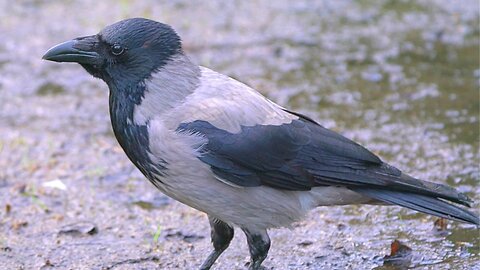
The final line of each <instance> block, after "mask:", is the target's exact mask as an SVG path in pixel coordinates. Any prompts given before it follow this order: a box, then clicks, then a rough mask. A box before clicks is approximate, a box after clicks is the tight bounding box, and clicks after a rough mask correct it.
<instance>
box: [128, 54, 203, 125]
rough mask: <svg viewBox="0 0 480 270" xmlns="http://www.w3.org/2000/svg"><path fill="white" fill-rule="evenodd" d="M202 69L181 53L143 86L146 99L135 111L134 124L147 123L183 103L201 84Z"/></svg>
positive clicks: (143, 98)
mask: <svg viewBox="0 0 480 270" xmlns="http://www.w3.org/2000/svg"><path fill="white" fill-rule="evenodd" d="M200 76H201V74H200V68H199V67H198V66H197V65H195V64H193V63H192V62H191V61H190V59H188V57H186V56H185V55H183V54H178V55H176V56H175V57H173V58H172V59H170V60H169V61H168V62H167V63H166V64H165V65H164V66H163V67H161V68H159V69H158V70H156V71H154V72H153V73H152V74H151V75H150V77H148V78H147V79H145V80H144V81H143V82H142V83H141V84H142V86H144V92H143V97H142V100H141V102H140V104H138V105H137V106H135V108H134V112H133V113H134V114H133V119H132V120H133V122H134V123H135V124H140V125H141V124H145V123H148V121H150V120H151V119H153V118H155V117H161V116H162V115H163V114H164V113H165V112H168V111H170V110H171V109H173V108H175V107H176V106H178V105H180V104H182V103H183V102H184V100H185V98H186V97H187V96H188V95H190V94H191V93H193V92H194V91H195V89H196V88H197V87H198V85H199V84H200Z"/></svg>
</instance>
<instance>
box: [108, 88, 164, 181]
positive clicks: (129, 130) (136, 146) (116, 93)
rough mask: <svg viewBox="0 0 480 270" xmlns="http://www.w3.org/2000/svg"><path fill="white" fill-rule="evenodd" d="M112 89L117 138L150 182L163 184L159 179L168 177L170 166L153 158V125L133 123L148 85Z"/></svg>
mask: <svg viewBox="0 0 480 270" xmlns="http://www.w3.org/2000/svg"><path fill="white" fill-rule="evenodd" d="M109 88H110V97H109V105H110V120H111V123H112V127H113V132H114V134H115V137H116V138H117V140H118V142H119V143H120V146H121V147H122V148H123V150H124V151H125V153H126V154H127V156H128V158H129V159H130V160H131V161H132V162H133V164H134V165H135V166H136V167H137V168H138V169H139V170H140V171H141V172H142V173H143V174H144V175H145V176H146V177H147V178H148V179H149V180H150V181H152V180H154V179H155V181H160V180H159V179H158V176H162V175H164V172H165V170H166V165H167V164H166V162H165V161H162V160H156V161H152V160H151V158H150V155H149V152H150V148H149V134H148V125H149V123H148V122H146V123H145V124H144V125H138V124H135V123H134V121H133V113H134V108H135V106H136V105H138V104H140V103H141V101H142V97H143V94H144V91H145V85H144V83H142V82H140V83H138V84H136V85H134V86H130V87H127V88H126V89H122V90H119V89H115V86H114V85H109ZM154 184H155V183H154Z"/></svg>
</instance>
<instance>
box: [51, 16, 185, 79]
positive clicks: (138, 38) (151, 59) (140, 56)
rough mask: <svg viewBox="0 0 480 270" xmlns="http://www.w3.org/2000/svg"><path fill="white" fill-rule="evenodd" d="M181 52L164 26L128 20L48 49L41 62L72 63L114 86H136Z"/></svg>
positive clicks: (171, 31) (151, 22)
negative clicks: (43, 60)
mask: <svg viewBox="0 0 480 270" xmlns="http://www.w3.org/2000/svg"><path fill="white" fill-rule="evenodd" d="M181 53H182V46H181V41H180V37H179V36H178V35H177V34H176V33H175V31H174V30H173V29H172V28H171V27H170V26H168V25H166V24H162V23H159V22H156V21H152V20H148V19H143V18H132V19H126V20H123V21H120V22H117V23H115V24H112V25H110V26H107V27H105V28H104V29H103V30H102V31H100V33H98V34H96V35H93V36H85V37H79V38H75V39H73V40H70V41H66V42H64V43H61V44H58V45H56V46H54V47H52V48H51V49H49V50H48V51H47V52H46V53H45V55H44V56H43V59H45V60H50V61H55V62H76V63H79V64H80V65H82V66H83V67H84V68H85V69H86V70H87V71H88V72H89V73H90V74H92V75H93V76H95V77H98V78H101V79H103V80H104V81H105V82H106V83H107V84H109V85H110V84H111V83H114V84H116V86H117V87H123V86H127V85H129V84H135V83H138V82H140V81H142V80H144V79H145V78H147V77H148V76H150V74H152V72H153V71H155V70H157V69H160V68H161V67H162V66H163V65H165V64H166V63H167V62H168V60H169V59H171V58H172V57H174V56H175V55H177V54H181Z"/></svg>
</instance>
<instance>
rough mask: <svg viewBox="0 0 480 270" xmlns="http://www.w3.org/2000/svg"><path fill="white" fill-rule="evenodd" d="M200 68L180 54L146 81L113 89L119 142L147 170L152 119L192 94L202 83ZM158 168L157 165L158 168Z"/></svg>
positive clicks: (112, 105)
mask: <svg viewBox="0 0 480 270" xmlns="http://www.w3.org/2000/svg"><path fill="white" fill-rule="evenodd" d="M199 77H200V69H199V67H198V66H197V65H195V64H193V63H191V62H190V60H189V59H188V58H187V57H186V56H184V55H177V56H176V57H173V58H172V59H170V60H169V62H167V63H166V64H165V65H164V66H163V67H161V68H159V69H158V70H156V71H154V72H153V73H152V74H151V76H149V77H148V78H146V79H145V80H143V81H141V82H139V83H137V84H135V85H130V86H124V87H123V88H124V89H118V88H117V87H115V85H109V88H110V100H109V103H110V118H111V122H112V127H113V131H114V133H115V137H116V138H117V140H118V142H119V143H120V145H121V146H122V148H123V149H124V151H125V152H126V154H127V156H128V157H129V158H130V160H132V162H133V163H134V164H135V165H136V166H137V167H139V168H140V170H141V171H142V172H144V173H146V171H145V169H143V170H142V168H145V167H146V166H149V165H148V164H151V161H150V160H149V159H150V158H149V155H148V151H149V149H148V148H149V134H148V124H149V122H150V121H151V120H152V119H154V118H158V117H162V115H163V114H164V113H165V112H168V111H169V110H170V109H172V108H174V107H175V106H176V105H177V104H181V103H182V101H183V100H184V99H185V98H186V97H187V96H188V95H190V94H191V93H192V92H193V91H194V90H195V88H196V87H197V86H198V84H199V81H200V80H199ZM157 169H158V168H157Z"/></svg>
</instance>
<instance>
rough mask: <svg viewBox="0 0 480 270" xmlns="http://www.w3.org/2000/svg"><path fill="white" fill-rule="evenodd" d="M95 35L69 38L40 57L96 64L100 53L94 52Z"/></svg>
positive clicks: (57, 60) (56, 60) (58, 60)
mask: <svg viewBox="0 0 480 270" xmlns="http://www.w3.org/2000/svg"><path fill="white" fill-rule="evenodd" d="M97 42H98V39H97V37H96V36H87V37H81V38H76V39H73V40H69V41H66V42H63V43H60V44H58V45H56V46H53V47H52V48H50V49H49V50H48V51H47V52H46V53H45V55H44V56H43V57H42V59H45V60H49V61H55V62H76V63H79V64H97V63H98V62H99V60H100V59H99V58H100V55H99V54H98V53H97V52H95V44H96V43H97Z"/></svg>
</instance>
